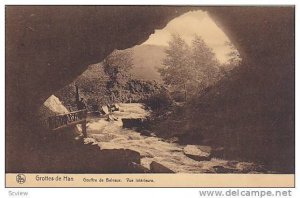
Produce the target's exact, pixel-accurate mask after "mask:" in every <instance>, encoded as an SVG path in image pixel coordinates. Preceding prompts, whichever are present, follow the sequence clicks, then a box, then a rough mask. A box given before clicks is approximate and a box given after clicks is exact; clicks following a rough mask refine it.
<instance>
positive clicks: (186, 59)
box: [159, 35, 220, 98]
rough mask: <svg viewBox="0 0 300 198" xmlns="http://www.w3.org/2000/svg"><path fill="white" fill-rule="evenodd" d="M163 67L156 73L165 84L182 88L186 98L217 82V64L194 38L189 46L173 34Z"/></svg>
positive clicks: (211, 53)
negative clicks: (158, 73)
mask: <svg viewBox="0 0 300 198" xmlns="http://www.w3.org/2000/svg"><path fill="white" fill-rule="evenodd" d="M163 64H164V66H165V67H164V68H162V69H160V70H159V71H160V74H161V76H162V78H163V80H164V82H165V84H167V85H170V86H171V87H173V89H176V90H180V89H181V90H182V89H183V90H184V92H185V98H186V97H187V93H191V94H194V93H198V92H199V91H201V90H204V89H205V88H207V87H208V86H210V85H211V84H213V83H214V82H216V81H217V80H218V79H220V69H219V65H220V63H219V61H218V60H217V58H216V56H215V54H214V52H213V50H212V49H211V48H209V47H208V46H207V45H206V43H205V42H204V41H203V39H202V38H201V37H200V36H197V35H196V36H195V37H194V39H193V41H192V45H191V47H189V46H188V45H187V43H186V42H185V41H184V40H183V39H182V38H181V37H180V36H179V35H172V39H171V41H170V42H169V47H168V48H167V50H166V58H165V59H164V62H163Z"/></svg>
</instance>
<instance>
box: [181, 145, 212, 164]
mask: <svg viewBox="0 0 300 198" xmlns="http://www.w3.org/2000/svg"><path fill="white" fill-rule="evenodd" d="M183 153H184V154H185V155H186V156H187V157H189V158H191V159H193V160H196V161H209V160H210V159H211V147H210V146H198V145H187V146H186V147H184V149H183Z"/></svg>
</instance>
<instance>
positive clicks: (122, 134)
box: [87, 103, 247, 173]
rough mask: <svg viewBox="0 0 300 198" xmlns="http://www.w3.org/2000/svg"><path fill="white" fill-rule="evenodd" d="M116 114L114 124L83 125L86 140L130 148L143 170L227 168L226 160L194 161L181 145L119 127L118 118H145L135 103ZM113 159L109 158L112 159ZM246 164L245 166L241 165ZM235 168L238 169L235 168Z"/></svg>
mask: <svg viewBox="0 0 300 198" xmlns="http://www.w3.org/2000/svg"><path fill="white" fill-rule="evenodd" d="M119 106H120V111H115V112H114V113H113V115H114V116H115V117H117V118H118V121H106V119H105V118H96V119H92V120H91V121H90V122H89V123H88V125H87V132H88V136H89V138H87V141H89V140H90V141H93V142H95V143H97V144H98V145H99V146H100V148H101V149H120V148H122V149H131V150H134V151H137V152H139V153H140V154H141V157H142V159H141V164H142V165H143V166H145V167H147V168H149V165H150V163H151V162H152V161H156V162H158V163H160V164H162V165H164V166H166V167H168V168H169V169H171V170H173V171H174V172H177V173H204V172H207V171H210V172H214V171H213V168H212V167H213V166H223V167H229V168H232V167H230V166H229V165H228V161H226V160H221V159H215V158H212V159H211V160H210V161H195V160H193V159H191V158H189V157H187V156H186V155H185V154H184V153H183V148H184V146H182V145H179V144H176V143H169V142H166V141H164V140H163V139H161V138H158V137H148V136H143V135H141V134H140V133H138V132H136V131H134V130H131V129H125V128H123V127H122V125H123V123H122V121H121V119H122V118H145V117H146V116H148V115H149V112H148V111H146V110H145V108H144V106H143V105H142V104H139V103H131V104H128V103H126V104H125V103H123V104H119ZM112 157H113V156H112ZM244 164H247V163H244ZM235 168H237V169H239V168H238V167H235Z"/></svg>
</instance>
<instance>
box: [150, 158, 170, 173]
mask: <svg viewBox="0 0 300 198" xmlns="http://www.w3.org/2000/svg"><path fill="white" fill-rule="evenodd" d="M150 170H151V172H152V173H174V171H172V170H171V169H169V168H167V167H166V166H164V165H162V164H160V163H158V162H155V161H153V162H151V164H150Z"/></svg>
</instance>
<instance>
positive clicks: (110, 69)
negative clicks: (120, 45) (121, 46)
mask: <svg viewBox="0 0 300 198" xmlns="http://www.w3.org/2000/svg"><path fill="white" fill-rule="evenodd" d="M132 66H133V61H132V50H122V51H121V50H115V51H113V52H112V53H111V54H110V55H109V56H108V57H106V58H105V59H104V60H103V68H104V72H105V74H106V75H108V77H109V81H108V82H107V85H106V87H107V89H108V90H109V92H110V93H109V94H110V95H111V97H112V98H111V100H113V101H114V100H115V99H116V97H118V98H121V97H122V90H123V89H124V87H125V86H126V83H127V82H128V79H129V70H130V69H131V68H132Z"/></svg>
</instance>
